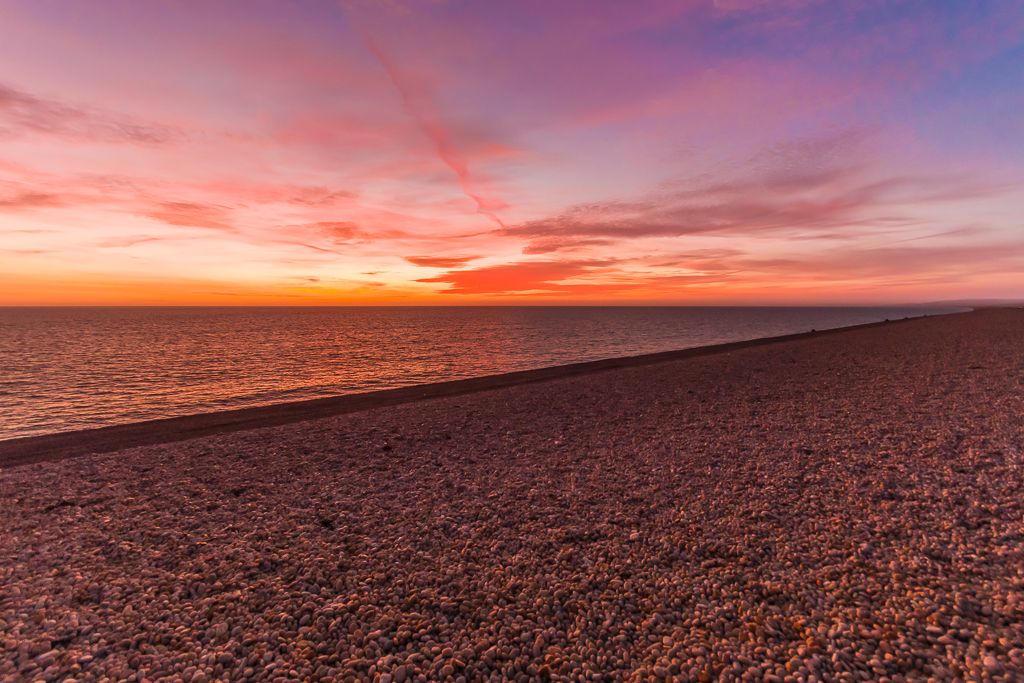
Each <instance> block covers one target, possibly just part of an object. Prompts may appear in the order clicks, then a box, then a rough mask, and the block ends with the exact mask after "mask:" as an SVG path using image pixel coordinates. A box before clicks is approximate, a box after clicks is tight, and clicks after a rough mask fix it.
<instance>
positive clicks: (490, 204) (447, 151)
mask: <svg viewBox="0 0 1024 683" xmlns="http://www.w3.org/2000/svg"><path fill="white" fill-rule="evenodd" d="M363 41H364V42H365V43H366V47H367V49H368V50H369V51H370V53H371V54H372V55H373V56H374V57H376V58H377V61H379V62H380V63H381V66H383V67H384V70H385V71H386V72H387V74H388V78H390V79H391V83H392V84H393V85H394V86H395V88H396V89H397V90H398V93H399V94H400V95H401V96H402V102H404V103H405V107H406V109H408V111H409V114H410V115H411V116H412V118H413V119H415V121H416V123H418V124H419V126H420V128H422V129H423V132H424V133H426V134H427V137H429V138H430V139H431V140H432V141H433V142H434V146H435V147H436V149H437V155H438V156H439V157H440V158H441V161H443V162H444V163H445V165H446V166H448V168H450V169H452V170H453V171H455V175H456V176H457V177H458V179H459V185H460V186H461V187H462V192H463V194H465V195H466V196H467V197H469V198H470V199H472V200H473V201H474V202H476V206H477V213H481V214H483V215H484V216H487V217H488V218H490V219H491V220H492V221H494V222H495V223H497V224H498V226H499V227H502V228H504V227H505V224H504V223H503V222H502V221H501V219H500V218H498V216H497V215H496V214H495V213H494V209H496V208H501V207H503V206H504V205H505V204H504V203H503V202H501V201H500V200H497V199H493V198H489V197H485V196H483V195H481V194H479V193H478V192H477V191H476V190H475V189H474V187H473V178H472V176H471V175H470V173H469V165H468V164H467V163H466V161H465V160H464V159H463V158H462V156H461V155H460V154H459V151H458V149H457V148H456V147H455V145H453V144H452V143H451V141H450V140H449V139H448V132H447V131H446V130H445V129H444V128H442V127H441V125H440V123H438V122H437V117H436V116H433V115H432V114H431V112H429V104H427V103H426V102H424V101H423V100H424V99H425V96H424V95H423V94H422V93H419V92H416V91H417V90H418V88H417V87H416V84H415V83H412V82H409V81H408V80H407V79H406V78H404V77H403V76H402V74H401V72H400V71H399V70H398V68H396V67H395V65H394V64H393V63H392V62H391V60H390V59H388V57H387V55H385V54H384V52H383V51H382V50H381V49H380V47H378V46H377V44H376V43H375V42H373V41H372V40H371V39H370V38H368V37H367V36H366V35H365V34H364V35H363Z"/></svg>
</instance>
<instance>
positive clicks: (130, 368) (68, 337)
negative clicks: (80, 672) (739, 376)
mask: <svg viewBox="0 0 1024 683" xmlns="http://www.w3.org/2000/svg"><path fill="white" fill-rule="evenodd" d="M954 310H965V309H936V308H909V307H890V308H688V307H436V308H435V307H431V308H411V307H410V308H394V307H379V308H361V307H360V308H355V307H352V308H350V307H339V308H255V307H253V308H0V439H10V438H14V437H19V436H31V435H37V434H46V433H51V432H61V431H68V430H74V429H85V428H90V427H101V426H105V425H111V424H122V423H127V422H136V421H139V420H149V419H154V418H159V417H170V416H175V415H188V414H193V413H202V412H209V411H214V410H226V409H230V408H242V407H247V406H258V405H267V404H271V403H280V402H284V401H295V400H300V399H307V398H320V397H324V396H332V395H337V394H344V393H352V392H360V391H369V390H373V389H385V388H390V387H400V386H407V385H410V384H421V383H425V382H436V381H440V380H448V379H460V378H465V377H475V376H480V375H489V374H494V373H499V372H509V371H512V370H524V369H529V368H540V367H546V366H552V365H562V364H565V363H574V362H578V361H586V360H597V359H601V358H612V357H617V356H632V355H637V354H643V353H654V352H658V351H669V350H674V349H683V348H689V347H694V346H705V345H708V344H719V343H724V342H731V341H740V340H744V339H756V338H759V337H773V336H778V335H783V334H790V333H795V332H806V331H809V330H811V329H812V328H814V329H819V330H822V329H829V328H835V327H846V326H849V325H858V324H861V323H867V322H875V321H880V320H885V319H886V318H889V319H897V318H904V317H915V316H920V315H932V314H937V313H944V312H952V311H954Z"/></svg>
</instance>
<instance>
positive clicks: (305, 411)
mask: <svg viewBox="0 0 1024 683" xmlns="http://www.w3.org/2000/svg"><path fill="white" fill-rule="evenodd" d="M978 310H985V309H975V310H973V311H967V312H960V313H945V314H938V315H943V316H964V315H974V314H976V313H977V311H978ZM928 317H934V316H928V315H924V316H920V317H917V318H904V319H902V320H886V321H882V322H874V323H865V324H862V325H852V326H848V327H837V328H832V329H828V330H816V331H811V332H800V333H796V334H788V335H782V336H778V337H762V338H758V339H749V340H744V341H739V342H728V343H725V344H713V345H709V346H698V347H692V348H687V349H679V350H675V351H662V352H659V353H652V354H642V355H638V356H623V357H618V358H607V359H601V360H596V361H585V362H581V363H570V364H566V365H557V366H552V367H546V368H536V369H532V370H518V371H514V372H507V373H500V374H495V375H484V376H481V377H471V378H467V379H459V380H447V381H442V382H431V383H427V384H416V385H412V386H407V387H398V388H395V389H381V390H377V391H368V392H358V393H352V394H341V395H338V396H330V397H325V398H315V399H306V400H302V401H288V402H284V403H274V404H270V405H266V406H254V407H250V408H236V409H231V410H222V411H213V412H207V413H195V414H192V415H181V416H176V417H165V418H157V419H153V420H144V421H141V422H131V423H126V424H118V425H108V426H105V427H95V428H90V429H80V430H73V431H67V432H55V433H51V434H41V435H38V436H24V437H16V438H13V439H5V440H0V468H6V467H18V466H21V465H28V464H32V463H36V462H45V461H53V460H64V459H66V458H74V457H79V456H82V455H91V454H101V453H110V452H115V451H120V450H124V449H126V448H135V447H141V446H155V445H160V444H165V443H175V442H178V441H186V440H188V439H194V438H198V437H202V436H210V435H214V434H227V433H232V432H238V431H247V430H250V429H259V428H262V427H275V426H282V425H287V424H293V423H296V422H306V421H308V420H316V419H321V418H326V417H333V416H336V415H346V414H349V413H355V412H361V411H364V410H373V409H375V408H384V407H389V406H396V405H402V404H406V403H412V402H417V401H425V400H431V399H437V398H445V397H452V396H462V395H466V394H473V393H477V392H481V391H489V390H492V389H499V388H503V387H513V386H519V385H524V384H532V383H535V382H544V381H549V380H554V379H562V378H566V377H575V376H581V375H588V374H592V373H595V372H603V371H607V370H614V369H618V368H628V367H640V366H644V365H651V364H656V363H666V362H672V361H678V360H685V359H689V358H699V357H702V356H710V355H716V354H721V353H728V352H730V351H737V350H740V349H746V348H752V347H757V346H764V345H767V344H781V343H786V342H791V341H797V340H802V339H814V338H818V337H823V336H830V335H834V334H842V333H848V332H851V331H855V330H864V329H871V328H875V327H880V326H885V325H895V324H900V323H906V322H910V321H913V320H921V319H923V318H928Z"/></svg>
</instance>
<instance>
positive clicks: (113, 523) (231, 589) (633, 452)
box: [0, 314, 1024, 683]
mask: <svg viewBox="0 0 1024 683" xmlns="http://www.w3.org/2000/svg"><path fill="white" fill-rule="evenodd" d="M944 318H945V320H944ZM1021 318H1022V316H1020V315H1019V314H1016V317H1014V316H1011V315H1009V314H1007V316H1004V318H1000V320H1002V322H1001V323H1000V325H990V326H987V327H986V326H985V325H971V326H964V325H961V326H958V325H956V324H954V321H955V317H947V316H931V317H928V318H926V319H922V320H917V321H906V322H901V323H894V324H891V325H888V326H883V327H878V328H872V329H868V330H854V331H849V332H844V333H843V334H841V335H831V336H830V335H822V336H820V337H816V338H813V339H805V340H798V341H794V342H787V343H784V344H775V345H770V346H762V347H757V348H748V349H742V350H737V351H732V352H729V353H727V354H721V355H716V356H706V357H702V358H695V359H692V360H690V361H679V362H673V363H663V364H660V365H654V366H646V367H633V368H625V369H620V370H610V371H607V372H602V373H600V374H595V375H590V376H586V377H576V378H566V379H560V380H556V381H551V382H544V383H536V384H532V385H527V386H520V387H510V388H505V389H495V390H491V391H488V392H484V393H479V394H474V395H471V396H463V397H457V398H446V399H439V400H433V401H425V402H422V403H414V404H407V405H402V406H395V407H391V408H382V409H377V410H374V411H367V412H363V413H355V414H352V415H346V416H340V417H335V418H327V419H322V420H316V421H311V422H307V423H303V424H298V425H288V426H283V427H274V428H265V429H257V430H252V431H248V432H239V433H234V434H224V435H216V436H209V437H204V438H201V439H195V440H192V441H188V442H183V443H177V444H166V445H162V446H151V447H146V448H138V449H131V450H126V451H122V452H120V453H115V454H110V455H103V456H88V457H82V458H77V459H74V460H68V461H63V462H49V463H40V464H36V465H27V466H23V467H15V468H7V467H5V468H4V469H3V470H2V472H0V518H2V519H3V521H4V533H3V534H0V558H2V559H0V587H2V590H0V643H2V644H3V650H2V652H0V681H2V682H3V683H7V682H8V681H10V682H11V683H14V682H16V681H33V680H37V679H41V680H46V681H66V680H76V681H87V682H89V683H100V682H101V681H110V682H111V683H113V682H114V681H132V680H133V677H134V681H135V682H136V683H140V682H141V681H143V680H145V681H152V682H153V683H157V682H161V683H163V682H166V683H175V682H177V681H181V683H213V681H215V680H230V681H235V680H243V679H244V680H246V681H252V682H256V681H276V682H278V683H285V682H286V681H295V680H301V681H318V682H319V683H374V682H376V683H423V682H424V681H428V680H442V681H447V682H448V683H489V682H490V681H495V682H496V681H503V680H514V681H517V683H531V682H532V683H539V682H540V681H549V680H550V681H558V682H559V683H580V682H582V681H602V682H604V681H608V682H615V683H626V682H629V683H633V682H634V681H635V682H639V681H652V680H658V681H665V682H666V683H669V682H671V683H689V682H691V681H701V682H708V681H747V680H754V681H764V682H765V683H771V682H773V681H782V682H784V683H793V682H809V681H822V682H825V683H840V682H846V681H854V682H855V681H861V680H890V681H892V682H893V683H907V682H911V681H920V682H922V683H923V682H924V681H927V680H929V679H930V678H934V679H935V680H944V681H952V680H956V679H959V680H962V681H967V680H978V681H992V682H993V683H996V682H1001V681H1024V670H1022V666H1024V659H1022V655H1021V653H1022V648H1024V627H1022V624H1024V575H1022V573H1021V568H1022V567H1024V555H1022V551H1021V544H1020V539H1021V538H1024V501H1022V500H1021V497H1020V491H1021V490H1024V425H1022V423H1021V420H1020V419H1019V416H1020V415H1021V414H1024V404H1022V400H1024V385H1022V383H1024V342H1022V340H1024V320H1022V319H1021ZM968 368H981V369H971V370H968ZM381 443H387V444H388V445H390V446H391V450H389V451H387V452H386V453H385V452H383V451H382V450H381V448H379V444H381Z"/></svg>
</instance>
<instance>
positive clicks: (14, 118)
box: [0, 84, 185, 145]
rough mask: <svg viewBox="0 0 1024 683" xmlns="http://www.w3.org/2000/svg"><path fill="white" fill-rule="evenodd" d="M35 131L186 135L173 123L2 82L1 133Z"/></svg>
mask: <svg viewBox="0 0 1024 683" xmlns="http://www.w3.org/2000/svg"><path fill="white" fill-rule="evenodd" d="M30 133H36V134H45V135H56V136H60V137H66V138H72V139H81V140H87V141H91V142H131V143H142V144H147V145H152V144H162V143H166V142H171V141H174V140H178V139H181V138H183V137H185V134H184V131H182V130H181V129H178V128H175V127H173V126H165V125H160V124H155V123H148V122H140V121H136V120H134V119H132V118H131V117H128V116H124V115H121V114H116V113H113V112H108V111H103V110H100V109H95V108H92V107H82V106H72V105H68V104H64V103H61V102H56V101H53V100H46V99H42V98H39V97H35V96H33V95H30V94H28V93H25V92H21V91H19V90H15V89H14V88H11V87H9V86H5V85H2V84H0V135H4V134H6V136H8V137H11V136H21V135H25V134H30Z"/></svg>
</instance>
